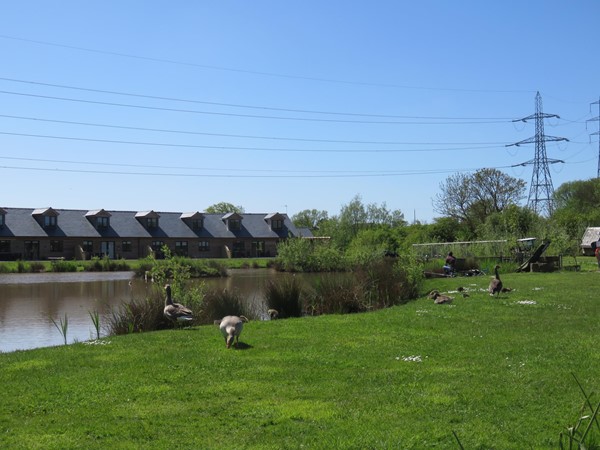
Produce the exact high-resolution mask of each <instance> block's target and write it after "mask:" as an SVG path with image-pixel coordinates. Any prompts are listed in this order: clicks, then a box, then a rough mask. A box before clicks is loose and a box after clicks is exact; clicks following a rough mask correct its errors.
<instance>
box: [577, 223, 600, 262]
mask: <svg viewBox="0 0 600 450" xmlns="http://www.w3.org/2000/svg"><path fill="white" fill-rule="evenodd" d="M596 246H599V247H600V227H589V228H587V229H586V230H585V233H583V237H582V238H581V245H580V247H581V252H582V253H583V254H584V255H587V256H594V250H595V249H596Z"/></svg>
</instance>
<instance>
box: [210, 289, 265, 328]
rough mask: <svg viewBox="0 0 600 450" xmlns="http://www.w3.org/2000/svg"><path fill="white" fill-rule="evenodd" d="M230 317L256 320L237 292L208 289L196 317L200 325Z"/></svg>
mask: <svg viewBox="0 0 600 450" xmlns="http://www.w3.org/2000/svg"><path fill="white" fill-rule="evenodd" d="M232 315H233V316H246V317H248V318H249V319H254V318H256V317H255V315H254V314H253V313H252V311H251V310H250V308H249V305H247V304H246V302H244V300H243V299H242V296H241V295H240V293H239V292H238V291H235V290H233V291H230V290H228V289H223V290H217V289H209V290H207V291H206V292H205V293H204V296H203V298H202V307H201V310H200V314H199V317H198V321H199V322H200V323H202V324H211V323H213V322H214V321H215V320H219V319H221V318H223V317H225V316H232Z"/></svg>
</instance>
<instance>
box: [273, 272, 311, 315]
mask: <svg viewBox="0 0 600 450" xmlns="http://www.w3.org/2000/svg"><path fill="white" fill-rule="evenodd" d="M265 300H266V303H267V307H268V308H270V309H276V310H277V312H278V313H279V317H280V318H285V317H300V316H302V313H303V307H302V306H303V302H302V286H301V283H300V281H299V280H298V279H297V278H296V277H293V276H291V277H286V278H285V279H284V280H281V281H270V282H269V283H267V285H266V286H265Z"/></svg>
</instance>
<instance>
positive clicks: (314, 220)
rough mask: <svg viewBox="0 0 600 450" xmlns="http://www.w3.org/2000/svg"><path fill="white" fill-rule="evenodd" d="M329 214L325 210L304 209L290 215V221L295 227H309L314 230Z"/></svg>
mask: <svg viewBox="0 0 600 450" xmlns="http://www.w3.org/2000/svg"><path fill="white" fill-rule="evenodd" d="M328 218H329V215H328V214H327V211H318V210H316V209H305V210H303V211H300V212H299V213H297V214H294V215H293V216H292V222H294V225H296V226H297V227H303V228H310V229H311V230H316V229H317V228H319V224H320V223H321V222H323V221H324V220H327V219H328Z"/></svg>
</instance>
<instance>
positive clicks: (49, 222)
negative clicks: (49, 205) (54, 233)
mask: <svg viewBox="0 0 600 450" xmlns="http://www.w3.org/2000/svg"><path fill="white" fill-rule="evenodd" d="M55 227H56V216H44V228H55Z"/></svg>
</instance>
